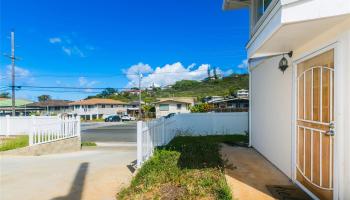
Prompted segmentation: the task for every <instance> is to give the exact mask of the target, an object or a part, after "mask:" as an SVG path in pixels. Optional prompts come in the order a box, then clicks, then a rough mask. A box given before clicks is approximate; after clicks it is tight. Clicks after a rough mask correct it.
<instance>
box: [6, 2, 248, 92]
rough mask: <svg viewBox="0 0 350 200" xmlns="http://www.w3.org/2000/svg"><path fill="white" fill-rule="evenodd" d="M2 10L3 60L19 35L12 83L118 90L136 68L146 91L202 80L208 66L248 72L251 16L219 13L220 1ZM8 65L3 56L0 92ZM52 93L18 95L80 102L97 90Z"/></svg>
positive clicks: (10, 6) (17, 5) (16, 5)
mask: <svg viewBox="0 0 350 200" xmlns="http://www.w3.org/2000/svg"><path fill="white" fill-rule="evenodd" d="M34 2H35V3H34ZM0 6H1V8H0V9H1V10H0V13H1V16H0V17H1V19H0V20H1V23H0V37H1V38H0V51H1V54H3V53H9V52H10V39H9V36H10V32H11V30H12V29H14V30H15V34H16V45H17V47H16V55H17V56H18V57H20V58H21V60H19V61H18V62H17V63H16V65H17V67H18V68H17V76H18V81H17V85H34V86H72V87H115V88H123V87H131V86H133V85H134V81H135V76H131V75H127V74H131V73H135V72H136V71H138V70H141V71H142V72H143V73H144V74H145V75H144V76H145V78H144V82H143V83H144V86H148V85H150V84H153V83H154V84H156V85H160V86H162V85H166V84H171V83H173V82H174V81H176V80H180V79H194V80H198V79H201V78H203V76H205V74H206V67H208V66H211V68H214V67H217V68H218V69H219V70H220V72H221V73H222V74H229V73H231V72H239V73H242V72H244V71H246V68H245V67H246V65H245V59H246V51H245V48H244V46H245V44H246V42H247V40H248V32H249V28H248V10H247V9H242V10H238V11H223V10H222V0H200V1H199V0H192V1H190V0H166V1H164V0H148V1H145V0H133V1H127V0H124V1H121V0H118V1H117V0H115V1H112V0H98V1H97V0H89V1H86V0H85V1H83V0H74V1H72V0H70V1H68V0H51V1H48V0H35V1H30V0H1V4H0ZM9 64H10V60H9V59H8V58H6V57H4V56H1V58H0V67H1V69H0V70H1V71H0V72H1V77H2V78H0V81H1V82H0V83H1V86H4V85H7V84H8V81H9V79H8V77H7V76H8V75H7V71H8V69H7V68H8V65H9ZM182 71H184V73H179V72H182ZM170 72H175V73H170ZM125 73H126V74H125ZM157 73H158V74H157ZM36 90H39V89H36ZM40 90H42V89H40ZM56 90H57V89H56ZM56 90H51V91H33V89H31V91H29V90H28V89H21V90H19V91H17V94H18V96H19V97H22V98H29V99H35V98H36V97H37V96H38V95H40V94H50V95H51V96H53V97H54V98H57V99H79V98H84V97H86V96H87V95H91V94H90V92H94V91H92V90H80V91H79V92H69V91H67V92H57V91H56Z"/></svg>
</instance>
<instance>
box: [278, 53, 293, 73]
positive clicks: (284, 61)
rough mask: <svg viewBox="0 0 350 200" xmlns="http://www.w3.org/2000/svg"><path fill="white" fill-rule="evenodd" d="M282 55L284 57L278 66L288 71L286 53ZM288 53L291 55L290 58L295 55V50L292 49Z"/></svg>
mask: <svg viewBox="0 0 350 200" xmlns="http://www.w3.org/2000/svg"><path fill="white" fill-rule="evenodd" d="M282 55H283V57H282V59H281V60H280V62H279V65H278V68H279V69H280V70H281V71H282V72H283V73H284V71H286V69H287V68H288V60H287V58H285V57H284V55H285V54H284V53H283V54H282ZM287 55H288V56H289V58H291V57H292V56H293V51H290V52H289V53H287Z"/></svg>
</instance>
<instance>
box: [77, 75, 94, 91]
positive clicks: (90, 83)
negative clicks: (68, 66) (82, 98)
mask: <svg viewBox="0 0 350 200" xmlns="http://www.w3.org/2000/svg"><path fill="white" fill-rule="evenodd" d="M78 83H79V86H80V87H86V88H87V89H86V90H85V91H86V92H91V91H92V90H91V89H89V87H93V86H94V85H96V84H97V83H98V82H97V81H89V80H88V79H87V78H85V77H83V76H82V77H79V78H78Z"/></svg>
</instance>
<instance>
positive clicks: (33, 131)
mask: <svg viewBox="0 0 350 200" xmlns="http://www.w3.org/2000/svg"><path fill="white" fill-rule="evenodd" d="M31 118H32V128H31V131H30V132H29V146H32V145H33V144H34V136H35V124H36V122H35V116H33V115H32V116H31Z"/></svg>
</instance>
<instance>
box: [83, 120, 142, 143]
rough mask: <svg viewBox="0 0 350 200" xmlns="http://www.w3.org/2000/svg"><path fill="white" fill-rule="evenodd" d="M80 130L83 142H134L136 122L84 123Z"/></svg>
mask: <svg viewBox="0 0 350 200" xmlns="http://www.w3.org/2000/svg"><path fill="white" fill-rule="evenodd" d="M81 130H82V132H81V139H82V141H83V142H86V141H88V142H96V143H136V122H116V123H104V122H101V123H85V124H82V127H81Z"/></svg>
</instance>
